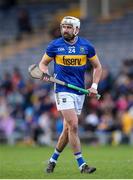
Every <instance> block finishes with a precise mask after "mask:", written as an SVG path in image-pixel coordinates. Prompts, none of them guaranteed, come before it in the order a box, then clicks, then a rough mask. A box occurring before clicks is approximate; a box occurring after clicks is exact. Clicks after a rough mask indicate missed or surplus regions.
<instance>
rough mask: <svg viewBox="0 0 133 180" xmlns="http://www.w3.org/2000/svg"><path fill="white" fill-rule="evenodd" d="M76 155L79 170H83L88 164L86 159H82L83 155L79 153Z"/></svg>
mask: <svg viewBox="0 0 133 180" xmlns="http://www.w3.org/2000/svg"><path fill="white" fill-rule="evenodd" d="M74 155H75V158H76V160H77V163H78V166H79V169H80V170H81V169H82V166H83V165H84V164H86V163H85V161H84V159H83V157H82V154H81V152H78V153H75V154H74Z"/></svg>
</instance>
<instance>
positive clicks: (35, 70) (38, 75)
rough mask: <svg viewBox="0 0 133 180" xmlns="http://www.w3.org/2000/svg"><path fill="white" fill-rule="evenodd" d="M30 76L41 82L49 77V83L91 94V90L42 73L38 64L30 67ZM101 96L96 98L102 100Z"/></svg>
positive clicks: (98, 95)
mask: <svg viewBox="0 0 133 180" xmlns="http://www.w3.org/2000/svg"><path fill="white" fill-rule="evenodd" d="M28 70H29V74H30V76H31V77H32V78H34V79H40V80H43V78H44V77H47V79H48V81H49V82H54V83H57V84H60V85H62V86H67V87H68V88H71V89H74V90H77V91H80V92H82V93H84V94H88V95H89V94H90V92H89V90H87V89H83V88H80V87H77V86H74V85H72V84H68V83H65V82H64V81H61V80H59V79H56V78H54V77H52V76H50V75H48V74H47V73H44V72H42V71H41V70H40V69H39V67H38V65H37V64H32V65H30V66H29V69H28ZM100 97H101V95H100V94H97V95H96V98H97V99H100Z"/></svg>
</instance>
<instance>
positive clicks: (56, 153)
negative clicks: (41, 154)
mask: <svg viewBox="0 0 133 180" xmlns="http://www.w3.org/2000/svg"><path fill="white" fill-rule="evenodd" d="M60 153H61V152H60V151H59V150H58V149H56V148H55V151H54V154H53V155H52V156H51V158H50V160H49V161H50V162H55V163H56V162H57V159H58V157H59V155H60Z"/></svg>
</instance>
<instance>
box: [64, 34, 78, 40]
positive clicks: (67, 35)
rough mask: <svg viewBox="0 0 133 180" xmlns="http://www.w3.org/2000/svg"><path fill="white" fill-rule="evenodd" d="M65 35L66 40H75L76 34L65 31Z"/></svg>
mask: <svg viewBox="0 0 133 180" xmlns="http://www.w3.org/2000/svg"><path fill="white" fill-rule="evenodd" d="M63 37H64V39H65V40H66V41H68V42H70V41H72V40H74V38H75V35H74V34H68V33H64V34H63Z"/></svg>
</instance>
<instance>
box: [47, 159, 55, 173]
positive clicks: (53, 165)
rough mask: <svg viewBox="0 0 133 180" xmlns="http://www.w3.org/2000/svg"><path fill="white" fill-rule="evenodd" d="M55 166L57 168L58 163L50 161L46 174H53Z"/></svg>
mask: <svg viewBox="0 0 133 180" xmlns="http://www.w3.org/2000/svg"><path fill="white" fill-rule="evenodd" d="M55 166H56V163H55V162H50V161H49V163H48V167H47V169H46V172H47V173H53V172H54V168H55Z"/></svg>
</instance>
